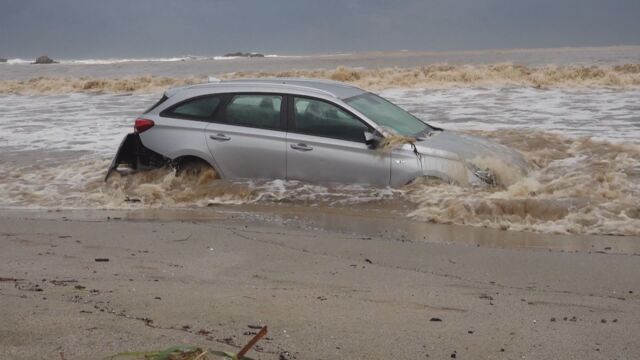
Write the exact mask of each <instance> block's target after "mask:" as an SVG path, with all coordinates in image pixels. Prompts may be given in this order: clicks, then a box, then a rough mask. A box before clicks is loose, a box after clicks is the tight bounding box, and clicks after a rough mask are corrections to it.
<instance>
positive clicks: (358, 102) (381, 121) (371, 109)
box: [345, 93, 433, 136]
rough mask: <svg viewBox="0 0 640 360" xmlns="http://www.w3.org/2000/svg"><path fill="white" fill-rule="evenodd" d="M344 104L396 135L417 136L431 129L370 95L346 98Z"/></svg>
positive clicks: (387, 102) (394, 106)
mask: <svg viewBox="0 0 640 360" xmlns="http://www.w3.org/2000/svg"><path fill="white" fill-rule="evenodd" d="M345 102H346V103H347V104H349V105H351V106H353V108H354V109H356V110H358V111H359V112H361V113H363V114H364V115H365V116H366V117H368V118H369V119H370V120H372V121H374V122H375V123H377V124H378V125H380V126H384V127H386V128H387V129H390V130H391V131H393V132H394V133H396V134H398V135H404V136H419V135H423V134H424V133H427V132H430V131H432V130H433V128H432V127H431V126H429V125H427V124H425V123H424V122H422V121H421V120H420V119H418V118H416V117H415V116H413V115H411V114H410V113H408V112H407V111H405V110H403V109H402V108H400V107H398V106H396V105H394V104H392V103H391V102H389V101H387V100H385V99H383V98H381V97H380V96H377V95H374V94H372V93H365V94H361V95H356V96H354V97H351V98H348V99H346V100H345Z"/></svg>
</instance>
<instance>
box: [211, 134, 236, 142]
mask: <svg viewBox="0 0 640 360" xmlns="http://www.w3.org/2000/svg"><path fill="white" fill-rule="evenodd" d="M209 139H211V140H218V141H229V140H231V138H230V137H228V136H227V135H225V134H222V133H218V134H215V135H209Z"/></svg>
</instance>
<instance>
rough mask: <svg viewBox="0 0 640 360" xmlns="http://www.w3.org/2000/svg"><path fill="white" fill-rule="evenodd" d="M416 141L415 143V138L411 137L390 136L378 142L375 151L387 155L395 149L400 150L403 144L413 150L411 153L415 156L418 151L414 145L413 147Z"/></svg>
mask: <svg viewBox="0 0 640 360" xmlns="http://www.w3.org/2000/svg"><path fill="white" fill-rule="evenodd" d="M416 141H417V140H416V138H414V137H411V136H402V135H391V136H387V137H385V138H384V139H383V140H382V141H381V142H380V144H379V145H378V147H377V148H376V150H377V151H378V152H380V153H382V154H388V153H390V152H392V151H393V150H395V149H399V148H401V147H402V146H404V145H405V144H409V145H411V147H412V148H413V152H414V153H415V154H416V155H417V154H418V150H417V149H416V145H415V143H416Z"/></svg>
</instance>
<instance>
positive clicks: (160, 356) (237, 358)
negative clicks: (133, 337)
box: [109, 325, 267, 360]
mask: <svg viewBox="0 0 640 360" xmlns="http://www.w3.org/2000/svg"><path fill="white" fill-rule="evenodd" d="M184 328H186V329H190V327H189V326H188V325H185V326H183V329H184ZM200 332H203V333H207V334H208V333H210V332H209V331H206V330H200V331H199V332H198V333H200ZM266 334H267V327H266V326H263V327H261V328H260V331H258V333H257V334H255V336H254V337H253V338H251V340H249V342H248V343H247V344H246V345H245V346H243V347H242V349H241V350H240V351H239V352H238V353H237V354H235V353H232V352H228V351H220V350H213V349H207V350H203V349H202V348H201V347H198V346H192V345H177V346H172V347H169V348H167V349H164V350H159V351H158V350H152V351H127V352H121V353H118V354H115V355H113V356H111V357H109V359H120V358H144V359H150V360H205V359H212V358H211V357H209V356H208V355H211V356H214V357H215V358H224V359H231V360H253V359H252V358H250V357H247V356H245V354H246V353H247V352H249V350H251V349H252V348H253V347H254V346H255V345H256V343H257V342H258V341H259V340H260V339H261V338H262V337H264V336H265V335H266ZM228 340H231V339H230V338H229V339H228Z"/></svg>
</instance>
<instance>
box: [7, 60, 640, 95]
mask: <svg viewBox="0 0 640 360" xmlns="http://www.w3.org/2000/svg"><path fill="white" fill-rule="evenodd" d="M219 77H220V78H222V79H236V78H256V77H307V78H321V79H331V80H336V81H343V82H348V83H352V84H354V85H357V86H360V87H363V88H365V89H371V90H380V89H385V88H393V87H405V88H417V87H422V88H447V87H496V86H499V87H505V86H520V87H534V88H550V87H612V88H627V87H638V86H640V64H624V65H616V66H596V65H591V66H585V65H547V66H539V67H529V66H525V65H517V64H512V63H499V64H491V65H448V64H440V65H428V66H421V67H414V68H384V69H354V68H347V67H337V68H335V69H332V70H291V71H280V72H235V73H228V74H222V75H219ZM204 81H206V78H204V77H188V78H176V77H158V76H138V77H126V78H93V77H81V78H72V77H36V78H32V79H29V80H0V94H28V95H31V94H60V93H69V92H115V93H120V92H136V91H141V92H150V91H162V90H164V89H165V88H167V87H172V86H182V85H190V84H195V83H201V82H204Z"/></svg>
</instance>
